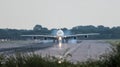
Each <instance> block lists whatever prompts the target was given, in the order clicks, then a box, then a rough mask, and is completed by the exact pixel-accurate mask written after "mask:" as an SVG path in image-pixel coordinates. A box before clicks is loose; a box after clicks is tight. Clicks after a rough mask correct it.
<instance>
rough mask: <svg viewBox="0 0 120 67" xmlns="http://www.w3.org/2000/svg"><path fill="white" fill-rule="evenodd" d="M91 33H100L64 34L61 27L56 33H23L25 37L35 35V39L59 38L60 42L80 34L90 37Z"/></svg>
mask: <svg viewBox="0 0 120 67" xmlns="http://www.w3.org/2000/svg"><path fill="white" fill-rule="evenodd" d="M89 35H99V33H88V34H75V35H64V32H63V31H62V30H61V29H59V30H58V31H57V32H56V35H21V36H23V37H33V38H34V39H35V38H36V37H42V38H45V40H47V38H52V39H54V40H57V41H58V42H61V41H62V40H63V39H64V40H67V38H72V37H73V38H74V39H76V37H78V36H85V38H88V36H89Z"/></svg>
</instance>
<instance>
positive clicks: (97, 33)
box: [64, 33, 99, 38]
mask: <svg viewBox="0 0 120 67" xmlns="http://www.w3.org/2000/svg"><path fill="white" fill-rule="evenodd" d="M90 35H99V33H88V34H75V35H66V36H64V38H68V37H77V36H90Z"/></svg>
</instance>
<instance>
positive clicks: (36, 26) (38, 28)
mask: <svg viewBox="0 0 120 67" xmlns="http://www.w3.org/2000/svg"><path fill="white" fill-rule="evenodd" d="M41 29H42V26H41V25H35V27H34V28H33V30H35V31H37V30H41Z"/></svg>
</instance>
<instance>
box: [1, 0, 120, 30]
mask: <svg viewBox="0 0 120 67" xmlns="http://www.w3.org/2000/svg"><path fill="white" fill-rule="evenodd" d="M36 24H41V25H42V26H44V27H48V28H49V29H51V28H62V27H66V28H71V27H73V26H78V25H95V26H97V25H104V26H110V27H113V26H119V25H120V0H0V28H17V29H32V28H33V26H34V25H36Z"/></svg>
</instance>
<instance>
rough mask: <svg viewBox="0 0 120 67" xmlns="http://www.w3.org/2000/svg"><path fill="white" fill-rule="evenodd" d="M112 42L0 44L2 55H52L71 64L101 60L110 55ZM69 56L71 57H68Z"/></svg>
mask: <svg viewBox="0 0 120 67" xmlns="http://www.w3.org/2000/svg"><path fill="white" fill-rule="evenodd" d="M108 41H110V40H80V41H79V43H76V42H74V41H73V42H72V41H70V42H68V43H51V42H49V43H48V42H42V41H33V40H26V41H21V40H20V41H5V42H0V53H1V54H5V55H11V54H15V53H18V52H20V53H33V52H34V53H35V54H41V55H42V56H46V55H50V56H55V57H58V58H63V59H64V58H65V59H67V60H69V61H71V62H77V61H86V60H88V59H96V60H97V59H99V57H100V56H101V55H103V54H105V53H109V52H110V51H111V50H112V49H111V44H110V43H108ZM68 55H69V56H68Z"/></svg>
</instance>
